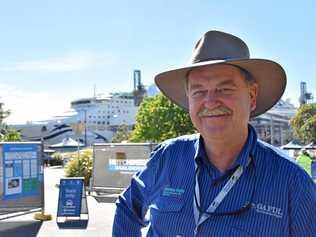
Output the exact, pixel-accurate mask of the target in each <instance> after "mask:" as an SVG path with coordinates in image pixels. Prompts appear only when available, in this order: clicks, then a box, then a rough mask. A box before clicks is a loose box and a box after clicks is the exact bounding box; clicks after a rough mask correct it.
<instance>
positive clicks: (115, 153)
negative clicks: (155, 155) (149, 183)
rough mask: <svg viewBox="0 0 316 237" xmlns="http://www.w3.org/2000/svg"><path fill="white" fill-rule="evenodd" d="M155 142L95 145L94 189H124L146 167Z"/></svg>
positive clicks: (92, 186)
mask: <svg viewBox="0 0 316 237" xmlns="http://www.w3.org/2000/svg"><path fill="white" fill-rule="evenodd" d="M155 146H156V144H153V143H99V144H94V146H93V172H92V182H91V189H92V190H97V189H98V190H102V189H113V188H114V189H116V188H118V189H123V188H126V187H127V186H128V185H129V184H130V181H131V178H132V176H133V174H135V173H136V172H138V171H141V170H143V169H144V168H145V167H146V163H147V161H148V158H149V157H150V153H151V152H152V150H153V148H154V147H155Z"/></svg>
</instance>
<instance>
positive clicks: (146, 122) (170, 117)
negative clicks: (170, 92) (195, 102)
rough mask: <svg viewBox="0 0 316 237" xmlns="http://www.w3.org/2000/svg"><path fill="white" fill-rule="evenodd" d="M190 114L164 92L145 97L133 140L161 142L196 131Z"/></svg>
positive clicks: (137, 117) (133, 133)
mask: <svg viewBox="0 0 316 237" xmlns="http://www.w3.org/2000/svg"><path fill="white" fill-rule="evenodd" d="M194 132H195V129H194V127H193V125H192V123H191V120H190V117H189V114H188V113H187V112H185V111H184V110H183V109H182V108H180V107H179V106H177V105H175V104H174V103H172V102H171V101H170V100H169V99H168V98H167V97H165V96H164V95H162V94H159V95H156V96H153V97H147V98H145V99H144V101H143V102H142V104H141V105H140V108H139V110H138V113H137V116H136V127H135V129H134V130H133V131H132V134H131V138H130V141H132V142H145V141H150V142H161V141H163V140H166V139H169V138H172V137H177V136H180V135H184V134H190V133H194Z"/></svg>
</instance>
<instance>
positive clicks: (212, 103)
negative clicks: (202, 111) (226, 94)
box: [204, 90, 219, 109]
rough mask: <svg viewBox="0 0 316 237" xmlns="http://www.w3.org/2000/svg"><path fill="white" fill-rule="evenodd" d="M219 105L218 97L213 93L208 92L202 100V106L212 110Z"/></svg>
mask: <svg viewBox="0 0 316 237" xmlns="http://www.w3.org/2000/svg"><path fill="white" fill-rule="evenodd" d="M218 105H219V101H218V97H217V96H216V93H215V92H214V91H211V90H209V91H208V92H207V94H206V95H205V98H204V106H205V107H206V108H208V109H213V108H215V107H217V106H218Z"/></svg>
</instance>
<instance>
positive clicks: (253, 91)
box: [250, 83, 258, 112]
mask: <svg viewBox="0 0 316 237" xmlns="http://www.w3.org/2000/svg"><path fill="white" fill-rule="evenodd" d="M257 95H258V84H257V83H253V84H252V85H250V111H251V112H252V111H254V110H255V109H256V107H257Z"/></svg>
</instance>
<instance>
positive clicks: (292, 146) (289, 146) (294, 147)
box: [281, 141, 304, 150]
mask: <svg viewBox="0 0 316 237" xmlns="http://www.w3.org/2000/svg"><path fill="white" fill-rule="evenodd" d="M303 147H304V146H302V145H300V144H298V143H296V142H294V141H290V142H289V143H288V144H286V145H284V146H281V148H282V149H284V150H300V149H302V148H303Z"/></svg>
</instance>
